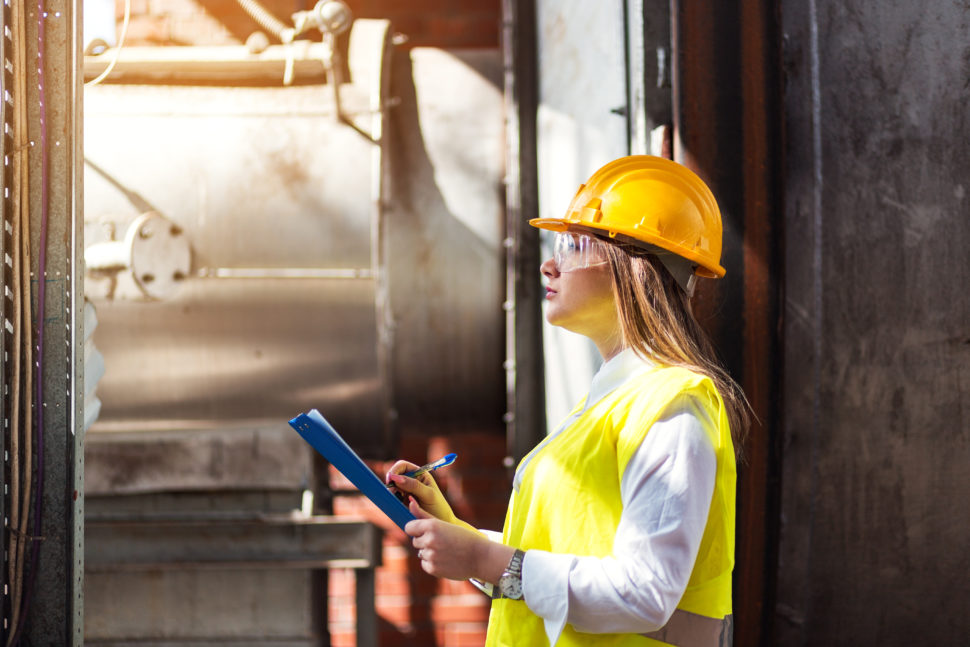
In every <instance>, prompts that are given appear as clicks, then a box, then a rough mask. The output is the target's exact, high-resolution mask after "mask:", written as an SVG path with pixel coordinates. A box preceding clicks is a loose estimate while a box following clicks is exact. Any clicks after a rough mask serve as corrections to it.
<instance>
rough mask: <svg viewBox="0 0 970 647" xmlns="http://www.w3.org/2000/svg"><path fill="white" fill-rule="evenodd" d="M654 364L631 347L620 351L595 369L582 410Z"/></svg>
mask: <svg viewBox="0 0 970 647" xmlns="http://www.w3.org/2000/svg"><path fill="white" fill-rule="evenodd" d="M654 366H655V364H654V363H653V362H652V361H650V360H648V359H644V358H643V357H641V356H640V355H638V354H637V353H636V351H634V350H633V349H632V348H627V349H624V350H622V351H620V352H619V353H617V354H616V355H614V356H613V357H612V358H610V360H609V361H608V362H606V363H605V364H603V365H602V366H601V367H600V369H599V370H598V371H596V375H594V376H593V382H592V384H590V387H589V395H588V396H587V397H586V403H585V404H584V405H583V411H586V410H587V409H589V408H590V407H591V406H593V405H595V404H596V403H597V402H599V401H600V400H602V399H603V398H604V397H606V396H607V395H609V394H610V393H612V392H613V391H614V390H616V389H617V388H619V387H620V386H622V385H623V384H624V383H625V382H626V381H627V380H629V379H630V378H633V377H636V376H637V375H640V374H641V373H644V372H646V371H648V370H650V369H651V368H653V367H654Z"/></svg>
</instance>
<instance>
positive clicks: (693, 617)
mask: <svg viewBox="0 0 970 647" xmlns="http://www.w3.org/2000/svg"><path fill="white" fill-rule="evenodd" d="M643 635H644V636H646V637H647V638H652V639H653V640H659V641H660V642H662V643H667V644H668V645H674V647H731V644H732V643H733V642H734V616H733V615H729V616H726V617H724V618H708V617H706V616H701V615H697V614H696V613H691V612H690V611H684V610H683V609H677V610H676V611H674V613H673V615H671V616H670V620H669V621H667V624H665V625H664V626H663V628H662V629H658V630H657V631H651V632H650V633H648V634H643Z"/></svg>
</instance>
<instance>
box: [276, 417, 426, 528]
mask: <svg viewBox="0 0 970 647" xmlns="http://www.w3.org/2000/svg"><path fill="white" fill-rule="evenodd" d="M290 426H291V427H293V428H294V429H296V431H297V433H299V434H300V435H301V436H303V440H305V441H307V442H308V443H310V446H311V447H313V448H314V449H315V450H317V451H318V452H320V455H321V456H323V457H324V458H326V459H327V460H328V461H330V464H331V465H333V466H334V467H336V468H337V469H338V470H340V473H341V474H343V475H344V476H346V477H347V479H348V480H349V481H350V482H351V483H353V484H354V485H356V486H357V489H358V490H360V491H361V492H362V493H363V494H364V495H365V496H367V498H368V499H370V500H371V501H373V502H374V504H375V505H376V506H377V507H378V508H380V510H381V512H383V513H384V514H386V515H387V516H388V518H389V519H390V520H391V521H393V522H394V523H396V524H397V525H398V526H399V527H400V528H401V530H404V526H405V525H406V524H407V522H409V521H413V520H414V519H415V516H414V515H413V514H411V511H410V510H408V509H407V508H406V507H405V506H404V504H403V503H401V502H400V501H399V500H398V498H397V497H396V496H394V494H393V493H392V492H391V491H390V490H389V489H388V488H387V486H386V485H384V483H382V482H381V480H380V479H379V478H377V476H376V475H375V474H374V472H372V471H371V469H370V468H369V467H367V465H365V464H364V461H362V460H360V457H359V456H358V455H357V453H356V452H355V451H354V450H353V449H351V448H350V445H348V444H347V443H346V442H345V441H344V439H343V438H341V437H340V434H338V433H337V432H336V430H335V429H334V428H333V427H332V426H330V423H329V422H327V420H326V418H324V417H323V416H322V415H320V412H319V411H317V410H316V409H311V410H310V411H308V412H306V413H301V414H300V415H298V416H297V417H296V418H293V419H292V420H290Z"/></svg>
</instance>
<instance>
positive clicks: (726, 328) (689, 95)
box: [672, 0, 780, 645]
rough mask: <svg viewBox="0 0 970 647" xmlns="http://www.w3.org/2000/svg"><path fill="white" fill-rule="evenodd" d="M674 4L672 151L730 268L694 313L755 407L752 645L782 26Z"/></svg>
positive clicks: (748, 539)
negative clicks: (718, 217) (701, 192)
mask: <svg viewBox="0 0 970 647" xmlns="http://www.w3.org/2000/svg"><path fill="white" fill-rule="evenodd" d="M672 12H673V14H672V15H673V24H674V35H673V39H674V60H673V64H674V75H673V77H674V126H675V132H674V144H675V146H674V159H677V160H678V161H681V162H683V163H685V164H687V165H688V166H690V167H691V168H693V169H694V170H695V171H697V172H698V173H699V175H701V177H703V178H704V179H705V180H706V181H707V182H708V183H709V184H710V186H711V188H712V190H713V191H714V194H715V195H716V196H717V199H718V204H719V206H720V208H721V214H722V220H723V224H724V250H723V253H722V261H721V262H722V264H723V265H724V266H725V268H726V269H727V275H726V276H725V278H723V279H721V280H719V281H705V282H702V283H701V285H700V286H699V290H698V297H697V298H696V299H695V301H696V304H695V312H696V313H697V315H698V318H699V320H700V321H701V322H702V324H704V326H705V328H707V330H708V331H709V333H710V334H711V335H712V338H713V340H714V343H715V346H716V347H717V350H718V352H719V354H720V356H721V358H722V360H723V361H724V363H725V365H726V367H727V369H728V370H729V372H730V373H731V374H732V375H733V376H734V378H735V379H737V380H738V381H739V382H740V383H741V385H742V388H743V389H744V390H745V393H746V394H747V396H748V398H749V400H750V403H751V406H752V409H753V412H754V414H755V417H754V419H753V420H752V426H751V429H750V433H749V436H748V438H747V441H746V442H745V444H744V446H743V448H744V454H745V462H743V463H742V464H741V465H740V468H739V479H738V493H739V494H738V510H737V539H736V542H737V543H736V560H737V562H736V563H737V566H736V568H735V597H734V609H735V618H736V626H735V644H738V645H758V644H761V641H762V635H763V626H764V622H765V617H764V605H765V602H766V600H767V599H768V597H769V596H770V592H771V581H772V577H773V573H772V568H773V557H772V555H773V552H772V551H773V550H774V538H773V537H774V532H775V531H774V527H775V519H776V516H775V515H776V512H775V510H776V507H775V506H776V503H775V497H774V496H773V495H772V493H771V491H770V489H769V481H770V480H772V479H776V478H777V466H776V465H775V463H774V462H773V461H774V458H775V456H774V449H773V448H774V446H775V444H776V442H777V440H776V439H777V419H778V416H779V407H778V406H777V404H776V403H777V394H776V391H777V382H776V380H775V379H774V375H775V373H776V370H777V368H776V362H777V360H776V355H775V352H776V349H777V347H778V339H777V321H778V311H779V306H778V283H777V277H778V272H779V267H780V264H779V260H778V253H777V246H778V238H779V235H780V233H779V231H778V229H777V224H776V220H775V218H774V217H773V216H774V213H775V209H776V207H775V205H776V204H777V203H778V201H779V187H780V179H779V177H778V175H777V173H776V172H775V171H774V169H775V168H776V160H777V159H778V156H779V152H780V151H779V149H778V144H777V141H778V133H779V116H778V115H779V113H778V106H777V103H776V101H775V98H774V97H775V95H774V92H775V91H776V90H775V88H776V87H777V86H776V84H777V82H778V80H777V72H776V69H777V61H776V56H775V54H774V52H775V48H776V47H777V45H776V43H777V39H778V36H777V33H776V31H775V27H774V19H773V7H772V6H771V3H769V2H764V1H761V0H746V1H745V2H742V3H740V4H738V5H728V4H724V3H721V4H716V5H715V4H712V3H708V2H701V1H695V0H678V2H675V3H673V5H672ZM768 601H769V603H770V600H768Z"/></svg>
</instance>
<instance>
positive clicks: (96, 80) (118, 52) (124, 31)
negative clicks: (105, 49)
mask: <svg viewBox="0 0 970 647" xmlns="http://www.w3.org/2000/svg"><path fill="white" fill-rule="evenodd" d="M130 18H131V0H125V19H124V22H122V24H121V38H119V39H118V45H117V46H116V47H115V51H114V58H112V59H111V62H110V63H108V67H106V68H105V69H104V72H102V73H101V74H99V75H98V77H97V78H94V79H91V80H90V81H88V82H87V83H85V84H84V85H85V87H87V86H90V85H97V84H98V83H101V81H103V80H105V79H106V78H107V77H108V75H109V74H111V71H112V70H113V69H114V68H115V64H117V63H118V58H119V57H120V56H121V48H122V47H123V46H124V44H125V36H127V35H128V21H129V19H130Z"/></svg>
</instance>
